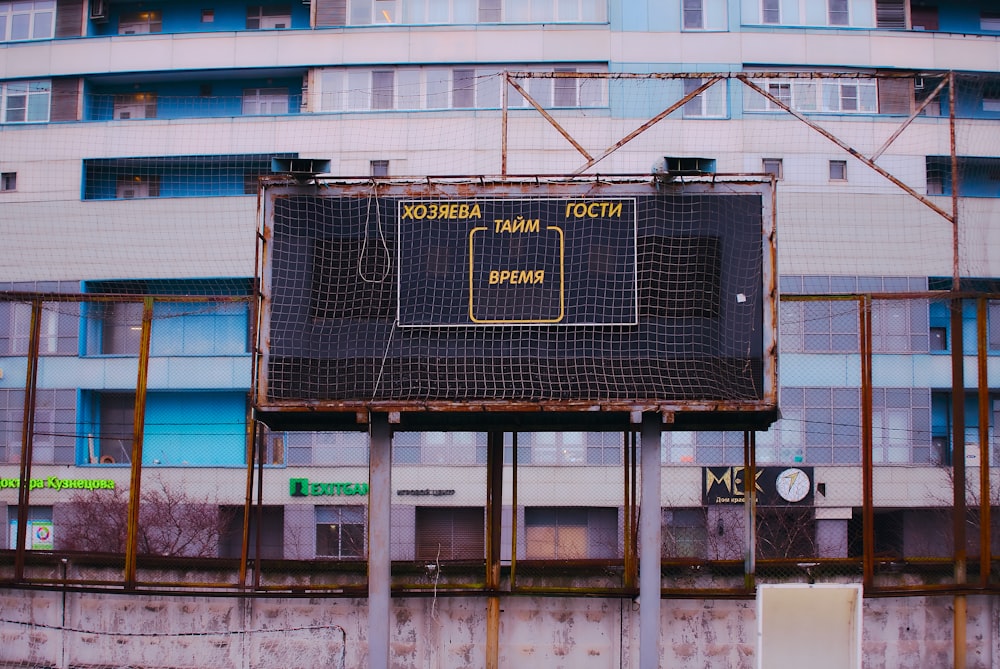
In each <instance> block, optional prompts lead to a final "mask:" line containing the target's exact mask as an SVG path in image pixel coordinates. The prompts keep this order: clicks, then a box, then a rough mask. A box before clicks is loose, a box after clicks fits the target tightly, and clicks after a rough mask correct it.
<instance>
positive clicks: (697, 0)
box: [682, 0, 705, 30]
mask: <svg viewBox="0 0 1000 669" xmlns="http://www.w3.org/2000/svg"><path fill="white" fill-rule="evenodd" d="M682 14H683V25H684V29H685V30H701V29H702V28H704V27H705V7H704V0H683V6H682Z"/></svg>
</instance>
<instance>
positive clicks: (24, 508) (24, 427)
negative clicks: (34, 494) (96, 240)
mask: <svg viewBox="0 0 1000 669" xmlns="http://www.w3.org/2000/svg"><path fill="white" fill-rule="evenodd" d="M41 323H42V302H41V301H40V300H34V301H33V302H32V303H31V324H30V328H31V329H30V331H29V333H28V368H27V370H26V372H27V373H26V374H25V381H24V413H23V415H22V416H21V475H20V479H19V480H20V485H19V487H18V489H17V536H16V537H15V539H14V545H13V546H11V548H14V549H15V550H16V553H15V554H14V579H15V580H16V581H21V580H23V579H24V561H25V551H27V549H28V545H27V541H28V535H27V532H28V509H29V504H30V502H29V498H30V494H31V493H30V491H31V461H32V459H33V458H34V455H33V445H34V442H35V402H36V396H37V391H38V355H39V353H38V352H39V341H40V340H41V331H42V326H41Z"/></svg>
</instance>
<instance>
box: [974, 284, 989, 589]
mask: <svg viewBox="0 0 1000 669" xmlns="http://www.w3.org/2000/svg"><path fill="white" fill-rule="evenodd" d="M986 306H987V305H986V298H985V297H980V298H979V299H978V300H977V302H976V342H977V355H976V359H977V361H978V372H979V373H978V379H979V586H980V587H981V588H985V587H986V586H987V585H989V580H990V565H991V564H992V560H993V556H992V555H991V548H990V530H991V528H992V527H993V523H992V520H991V517H990V516H991V514H990V505H991V504H992V503H993V494H992V493H991V491H990V385H989V373H988V372H989V367H988V364H989V361H988V359H987V347H988V345H989V344H988V339H987V331H986V329H987V320H986V317H987V314H986Z"/></svg>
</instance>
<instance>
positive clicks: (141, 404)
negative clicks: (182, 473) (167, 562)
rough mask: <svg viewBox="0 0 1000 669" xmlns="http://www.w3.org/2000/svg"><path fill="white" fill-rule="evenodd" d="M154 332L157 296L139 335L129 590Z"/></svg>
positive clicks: (147, 304) (146, 308) (148, 303)
mask: <svg viewBox="0 0 1000 669" xmlns="http://www.w3.org/2000/svg"><path fill="white" fill-rule="evenodd" d="M152 335H153V298H152V297H150V296H148V295H147V296H146V297H145V298H143V301H142V332H141V335H140V338H139V368H138V372H137V374H136V382H135V404H134V406H133V409H132V469H131V476H130V478H129V489H128V522H127V526H126V528H125V529H126V535H125V589H126V590H131V589H134V588H135V586H136V560H137V558H138V555H139V507H140V506H141V505H142V448H143V435H144V434H145V430H146V387H147V385H148V381H149V347H150V344H151V342H152Z"/></svg>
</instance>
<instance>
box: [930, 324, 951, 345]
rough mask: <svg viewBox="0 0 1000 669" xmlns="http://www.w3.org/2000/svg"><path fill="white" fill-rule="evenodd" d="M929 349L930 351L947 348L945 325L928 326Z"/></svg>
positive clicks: (946, 329)
mask: <svg viewBox="0 0 1000 669" xmlns="http://www.w3.org/2000/svg"><path fill="white" fill-rule="evenodd" d="M930 350H931V351H947V350H948V328H946V327H931V328H930Z"/></svg>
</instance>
